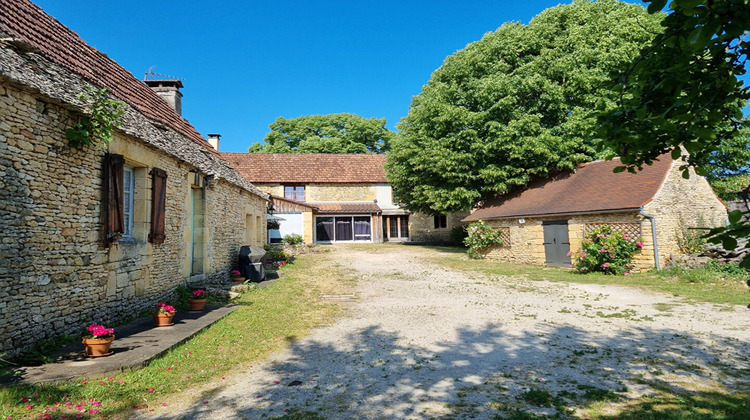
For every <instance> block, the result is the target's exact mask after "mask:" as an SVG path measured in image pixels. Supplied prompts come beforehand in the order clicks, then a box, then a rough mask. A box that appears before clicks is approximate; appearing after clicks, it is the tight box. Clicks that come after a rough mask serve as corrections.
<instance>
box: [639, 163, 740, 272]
mask: <svg viewBox="0 0 750 420" xmlns="http://www.w3.org/2000/svg"><path fill="white" fill-rule="evenodd" d="M680 163H681V161H674V162H673V163H672V167H671V169H670V170H669V172H668V173H667V178H666V180H665V181H664V184H663V185H662V187H661V188H660V189H659V191H658V192H657V193H656V195H655V196H654V198H653V200H651V202H650V203H648V204H646V205H645V206H644V211H645V212H646V214H650V215H652V216H654V217H655V218H656V234H657V237H658V247H659V260H660V264H661V265H662V266H663V265H664V263H665V262H666V261H667V260H668V259H669V258H673V257H677V256H678V255H680V254H682V252H681V251H680V247H679V246H678V241H679V238H680V235H682V234H684V232H688V229H689V228H710V227H716V226H723V225H724V224H725V223H726V220H727V208H726V206H724V204H723V203H722V202H721V200H719V198H718V197H717V196H716V194H715V193H714V191H713V189H712V188H711V186H710V185H709V184H708V181H706V179H705V178H704V177H702V176H699V175H696V174H695V172H694V171H693V170H692V169H691V170H690V178H688V179H685V178H683V177H682V172H681V171H680V170H679V166H680Z"/></svg>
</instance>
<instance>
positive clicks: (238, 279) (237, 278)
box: [229, 270, 245, 283]
mask: <svg viewBox="0 0 750 420" xmlns="http://www.w3.org/2000/svg"><path fill="white" fill-rule="evenodd" d="M229 277H231V278H232V281H233V282H235V283H242V282H243V281H245V278H244V277H242V273H240V270H232V272H231V273H229Z"/></svg>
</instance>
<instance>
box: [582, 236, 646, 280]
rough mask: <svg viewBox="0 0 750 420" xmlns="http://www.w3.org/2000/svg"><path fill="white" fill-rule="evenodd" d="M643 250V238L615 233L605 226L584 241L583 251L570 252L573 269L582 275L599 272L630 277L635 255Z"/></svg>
mask: <svg viewBox="0 0 750 420" xmlns="http://www.w3.org/2000/svg"><path fill="white" fill-rule="evenodd" d="M641 248H643V242H642V241H641V238H633V237H630V236H628V234H626V233H624V232H619V231H613V230H612V228H611V227H609V226H607V225H604V226H602V227H600V228H598V229H595V230H594V231H593V232H591V233H590V234H589V235H588V236H586V238H585V239H584V240H583V243H582V244H581V250H580V251H575V252H570V253H568V255H569V256H570V260H571V267H573V268H575V269H576V270H578V271H580V272H581V273H589V272H592V271H598V272H601V273H605V274H624V275H626V276H627V275H628V267H629V266H630V263H631V262H632V261H633V255H635V253H636V252H638V251H640V250H641Z"/></svg>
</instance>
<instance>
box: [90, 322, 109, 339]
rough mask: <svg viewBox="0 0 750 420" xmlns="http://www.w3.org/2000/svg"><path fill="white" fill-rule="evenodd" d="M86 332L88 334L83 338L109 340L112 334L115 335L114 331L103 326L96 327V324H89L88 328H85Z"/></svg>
mask: <svg viewBox="0 0 750 420" xmlns="http://www.w3.org/2000/svg"><path fill="white" fill-rule="evenodd" d="M86 331H88V333H85V334H84V335H83V338H88V339H91V338H109V337H110V336H112V334H114V333H115V330H114V329H112V328H105V327H104V325H97V324H91V325H89V326H88V327H86Z"/></svg>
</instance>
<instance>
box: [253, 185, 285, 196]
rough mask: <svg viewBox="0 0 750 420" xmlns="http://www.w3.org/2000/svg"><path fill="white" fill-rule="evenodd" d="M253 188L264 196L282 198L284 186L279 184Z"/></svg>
mask: <svg viewBox="0 0 750 420" xmlns="http://www.w3.org/2000/svg"><path fill="white" fill-rule="evenodd" d="M255 186H256V187H258V189H259V190H261V191H263V192H264V193H266V194H271V195H275V196H276V197H283V196H284V186H283V185H281V184H255Z"/></svg>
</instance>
